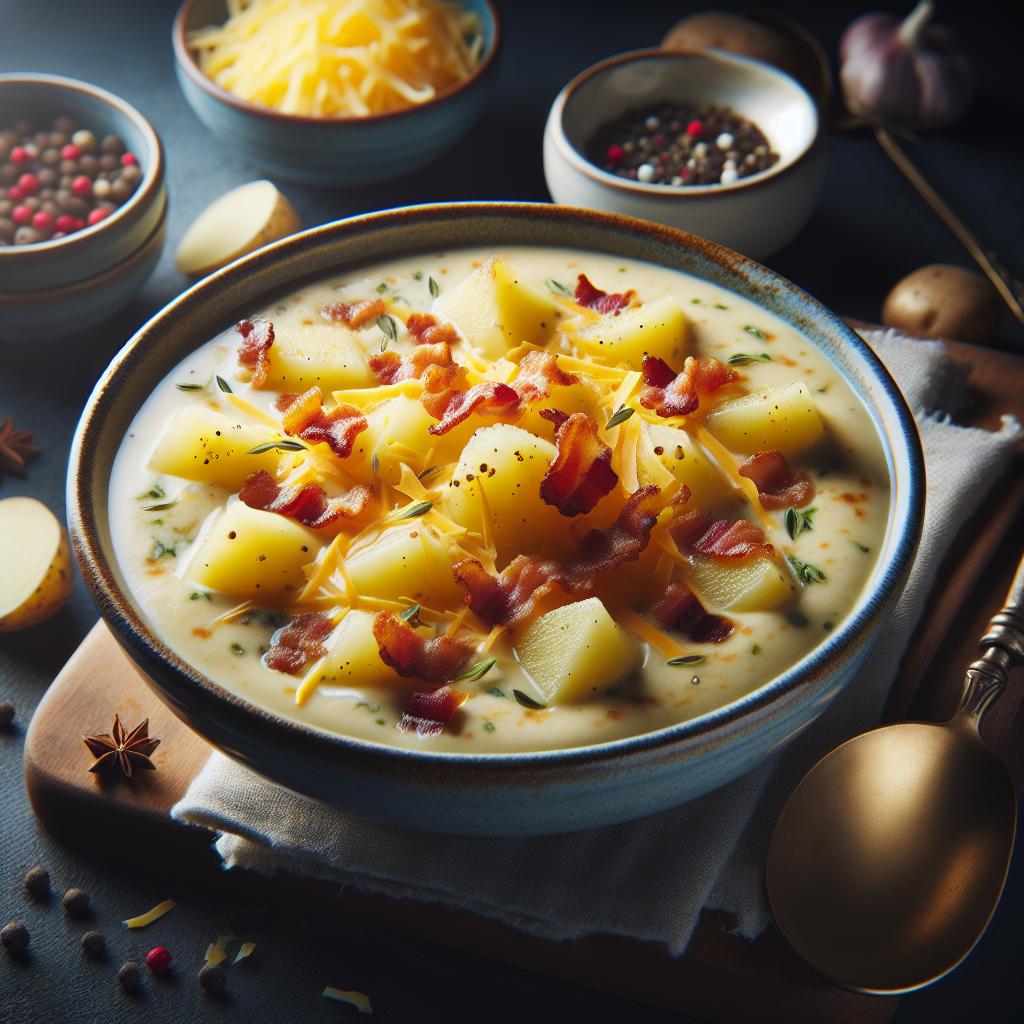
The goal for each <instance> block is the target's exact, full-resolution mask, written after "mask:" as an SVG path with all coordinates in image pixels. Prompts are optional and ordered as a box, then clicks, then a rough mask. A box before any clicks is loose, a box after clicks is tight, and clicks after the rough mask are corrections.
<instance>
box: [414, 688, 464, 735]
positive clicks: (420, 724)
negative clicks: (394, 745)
mask: <svg viewBox="0 0 1024 1024" xmlns="http://www.w3.org/2000/svg"><path fill="white" fill-rule="evenodd" d="M468 699H469V694H468V693H463V692H462V691H461V690H456V689H455V687H454V686H442V687H440V688H439V689H437V690H417V691H416V692H415V693H411V694H409V701H408V703H407V704H406V706H405V714H404V715H402V717H401V718H400V719H399V721H398V729H399V731H400V732H410V731H411V730H413V729H415V730H416V735H417V736H419V737H420V738H421V739H425V738H426V737H428V736H436V735H437V734H438V733H440V732H443V731H444V727H445V726H446V725H447V724H448V723H449V722H450V721H451V720H452V719H453V718H454V717H455V712H456V711H458V710H459V708H460V707H462V705H463V704H465V703H466V701H467V700H468Z"/></svg>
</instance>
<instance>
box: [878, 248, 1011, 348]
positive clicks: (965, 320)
mask: <svg viewBox="0 0 1024 1024" xmlns="http://www.w3.org/2000/svg"><path fill="white" fill-rule="evenodd" d="M999 310H1000V302H999V294H998V292H996V290H995V288H994V287H993V286H992V284H991V282H990V281H989V280H988V278H986V277H982V275H981V274H975V273H974V272H973V271H970V270H966V269H964V268H963V267H954V266H950V265H949V264H946V263H932V264H929V265H928V266H925V267H920V268H918V269H917V270H915V271H914V272H913V273H911V274H907V276H906V277H905V278H903V280H901V281H899V282H898V283H897V284H896V286H895V287H894V288H893V289H892V291H891V292H889V294H888V295H887V296H886V299H885V305H884V306H883V307H882V323H883V324H885V326H886V327H897V328H899V329H900V330H901V331H903V332H904V333H906V334H909V335H912V336H913V337H915V338H954V339H956V340H957V341H986V340H988V339H990V338H991V337H992V336H993V335H994V334H995V332H996V327H997V325H998V323H999Z"/></svg>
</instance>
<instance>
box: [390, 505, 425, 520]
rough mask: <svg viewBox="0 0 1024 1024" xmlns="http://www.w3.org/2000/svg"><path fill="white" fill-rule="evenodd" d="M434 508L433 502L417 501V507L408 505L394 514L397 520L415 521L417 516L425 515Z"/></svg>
mask: <svg viewBox="0 0 1024 1024" xmlns="http://www.w3.org/2000/svg"><path fill="white" fill-rule="evenodd" d="M433 507H434V503H433V502H432V501H417V502H416V504H415V505H406V506H405V508H400V509H398V511H397V512H395V513H394V518H395V519H415V518H416V517H417V516H422V515H425V514H426V513H427V512H429V511H430V510H431V509H432V508H433Z"/></svg>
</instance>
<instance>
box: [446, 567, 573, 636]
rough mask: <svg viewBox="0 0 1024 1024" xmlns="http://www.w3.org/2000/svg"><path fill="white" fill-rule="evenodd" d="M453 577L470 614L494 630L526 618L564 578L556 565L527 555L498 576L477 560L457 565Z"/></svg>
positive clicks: (453, 569) (560, 569)
mask: <svg viewBox="0 0 1024 1024" xmlns="http://www.w3.org/2000/svg"><path fill="white" fill-rule="evenodd" d="M452 574H453V575H454V576H455V580H456V582H457V583H459V584H461V585H462V586H463V587H465V588H466V604H467V605H468V606H469V610H470V611H471V612H473V614H474V615H477V616H479V617H480V618H481V619H483V621H484V622H486V623H487V625H488V626H492V627H493V626H499V625H501V626H512V625H515V623H517V622H519V621H520V619H523V618H525V617H526V616H527V615H528V614H529V613H530V612H531V611H532V610H533V608H534V606H535V605H536V603H537V602H538V601H539V600H540V599H541V598H542V597H544V596H545V595H546V594H547V593H548V592H549V591H550V590H551V588H552V587H553V586H555V585H556V584H560V583H562V581H563V575H564V573H563V571H562V567H561V566H560V565H559V564H558V563H557V562H546V561H545V562H537V561H534V559H532V558H530V557H529V556H528V555H517V556H516V557H515V558H514V559H513V560H512V561H511V562H510V563H509V564H508V565H507V566H505V568H504V569H503V570H502V571H501V572H500V573H499V574H498V575H497V576H492V575H491V574H490V573H489V572H488V571H487V570H486V569H485V568H484V567H483V566H482V565H481V564H480V563H479V562H478V561H477V560H476V559H475V558H467V559H465V560H463V561H461V562H458V563H457V564H456V565H455V566H454V567H453V568H452Z"/></svg>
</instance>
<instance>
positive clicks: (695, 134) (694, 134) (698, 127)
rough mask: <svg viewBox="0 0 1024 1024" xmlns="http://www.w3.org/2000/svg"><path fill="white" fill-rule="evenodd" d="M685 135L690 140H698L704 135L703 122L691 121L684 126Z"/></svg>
mask: <svg viewBox="0 0 1024 1024" xmlns="http://www.w3.org/2000/svg"><path fill="white" fill-rule="evenodd" d="M686 134H687V135H689V136H690V138H691V139H697V138H700V136H701V135H703V134H704V122H703V121H697V120H693V121H691V122H690V123H689V124H688V125H687V126H686Z"/></svg>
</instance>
